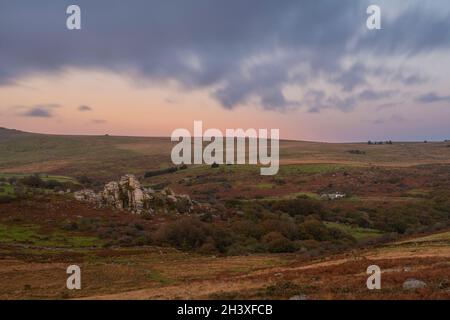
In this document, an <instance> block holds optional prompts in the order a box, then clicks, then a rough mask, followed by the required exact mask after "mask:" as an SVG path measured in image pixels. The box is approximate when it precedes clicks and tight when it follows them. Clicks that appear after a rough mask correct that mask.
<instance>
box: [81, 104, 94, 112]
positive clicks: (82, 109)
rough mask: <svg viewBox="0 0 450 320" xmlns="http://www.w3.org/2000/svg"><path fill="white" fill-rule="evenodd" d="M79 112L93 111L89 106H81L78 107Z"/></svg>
mask: <svg viewBox="0 0 450 320" xmlns="http://www.w3.org/2000/svg"><path fill="white" fill-rule="evenodd" d="M78 111H81V112H86V111H92V108H91V107H89V106H86V105H81V106H79V107H78Z"/></svg>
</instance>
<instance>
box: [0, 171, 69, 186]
mask: <svg viewBox="0 0 450 320" xmlns="http://www.w3.org/2000/svg"><path fill="white" fill-rule="evenodd" d="M30 175H31V174H29V173H0V179H2V178H3V179H9V178H17V179H21V178H25V177H29V176H30ZM39 177H40V178H41V179H42V180H44V181H50V180H55V181H58V182H72V183H75V184H77V183H78V182H77V181H76V180H75V179H74V178H71V177H66V176H58V175H48V174H40V175H39Z"/></svg>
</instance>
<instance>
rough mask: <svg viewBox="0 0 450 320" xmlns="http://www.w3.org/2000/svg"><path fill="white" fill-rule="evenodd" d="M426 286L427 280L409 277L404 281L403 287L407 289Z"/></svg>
mask: <svg viewBox="0 0 450 320" xmlns="http://www.w3.org/2000/svg"><path fill="white" fill-rule="evenodd" d="M426 286H427V284H426V283H425V282H423V281H420V280H417V279H408V280H406V281H405V282H403V289H406V290H415V289H422V288H425V287H426Z"/></svg>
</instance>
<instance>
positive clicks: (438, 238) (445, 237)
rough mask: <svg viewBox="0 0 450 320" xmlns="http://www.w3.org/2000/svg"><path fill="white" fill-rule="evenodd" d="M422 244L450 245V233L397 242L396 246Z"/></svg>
mask: <svg viewBox="0 0 450 320" xmlns="http://www.w3.org/2000/svg"><path fill="white" fill-rule="evenodd" d="M422 242H449V243H450V231H447V232H442V233H437V234H432V235H430V236H425V237H421V238H415V239H411V240H405V241H401V242H397V243H396V244H405V243H422Z"/></svg>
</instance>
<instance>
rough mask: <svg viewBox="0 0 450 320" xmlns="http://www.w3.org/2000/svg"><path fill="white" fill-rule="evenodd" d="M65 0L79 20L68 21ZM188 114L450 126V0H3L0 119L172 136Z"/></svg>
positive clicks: (391, 128)
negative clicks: (377, 16) (377, 13)
mask: <svg viewBox="0 0 450 320" xmlns="http://www.w3.org/2000/svg"><path fill="white" fill-rule="evenodd" d="M71 4H76V5H78V6H79V7H80V8H81V27H82V28H81V30H68V29H67V27H66V19H67V17H68V15H67V14H66V8H67V7H68V6H69V5H71ZM371 4H375V5H378V6H379V7H380V9H381V29H380V30H369V29H368V28H367V27H366V20H367V18H368V17H369V15H368V14H367V12H366V9H367V7H368V6H369V5H371ZM194 120H201V121H203V127H204V128H205V129H206V128H218V129H220V130H223V131H225V129H227V128H244V129H247V128H255V129H260V128H261V129H263V128H267V129H271V128H276V129H279V130H280V135H281V137H282V138H285V139H296V140H313V141H328V142H344V141H346V142H347V141H367V140H397V141H398V140H403V141H406V140H417V141H421V140H443V139H450V125H449V124H450V2H448V0H428V1H426V0H422V1H416V0H389V1H366V0H360V1H355V0H340V1H336V0H315V1H313V0H309V1H308V0H304V1H300V0H283V1H275V0H226V1H225V0H165V1H162V0H158V1H156V0H155V1H153V0H146V1H144V0H129V1H119V0H71V1H65V0H53V1H50V0H40V1H31V0H29V1H24V0H15V1H13V0H0V127H7V128H14V129H20V130H24V131H32V132H42V133H54V134H113V135H138V136H170V134H171V133H172V131H173V130H175V129H177V128H187V129H189V130H190V131H191V132H192V131H193V122H194Z"/></svg>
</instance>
